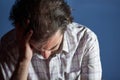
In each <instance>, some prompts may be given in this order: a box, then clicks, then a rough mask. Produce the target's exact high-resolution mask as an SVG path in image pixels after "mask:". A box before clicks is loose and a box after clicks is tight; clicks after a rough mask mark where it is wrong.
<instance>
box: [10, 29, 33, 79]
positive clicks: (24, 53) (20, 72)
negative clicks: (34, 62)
mask: <svg viewBox="0 0 120 80" xmlns="http://www.w3.org/2000/svg"><path fill="white" fill-rule="evenodd" d="M32 34H33V31H32V30H30V31H29V32H28V33H27V34H26V35H25V36H23V38H22V37H21V38H20V39H19V40H18V46H19V55H20V57H19V61H18V63H17V65H16V68H15V71H14V73H13V74H12V77H11V79H10V80H27V77H28V69H29V64H30V61H31V58H32V55H33V50H32V48H31V47H30V44H29V42H30V39H31V36H32ZM19 35H21V34H19ZM19 37H20V36H19Z"/></svg>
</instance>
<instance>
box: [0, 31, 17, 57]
mask: <svg viewBox="0 0 120 80" xmlns="http://www.w3.org/2000/svg"><path fill="white" fill-rule="evenodd" d="M15 42H16V41H15V29H12V30H11V31H9V32H8V33H6V34H5V35H4V36H3V37H2V38H1V39H0V58H1V59H6V58H8V57H9V56H10V55H12V53H13V52H15V50H16V49H17V48H16V43H15Z"/></svg>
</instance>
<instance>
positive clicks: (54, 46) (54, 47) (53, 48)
mask: <svg viewBox="0 0 120 80" xmlns="http://www.w3.org/2000/svg"><path fill="white" fill-rule="evenodd" d="M57 46H58V44H56V45H55V46H54V47H52V48H51V49H50V50H52V49H54V48H56V47H57Z"/></svg>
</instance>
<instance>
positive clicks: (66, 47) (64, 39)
mask: <svg viewBox="0 0 120 80" xmlns="http://www.w3.org/2000/svg"><path fill="white" fill-rule="evenodd" d="M62 50H63V51H64V52H65V53H68V52H69V50H68V44H67V32H66V31H65V33H64V38H63V48H62Z"/></svg>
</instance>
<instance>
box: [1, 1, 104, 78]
mask: <svg viewBox="0 0 120 80" xmlns="http://www.w3.org/2000/svg"><path fill="white" fill-rule="evenodd" d="M10 20H11V21H12V23H13V25H14V26H15V29H13V30H11V31H10V32H8V33H7V34H6V35H4V36H3V37H2V38H1V42H0V79H1V80H101V72H102V70H101V62H100V54H99V45H98V40H97V37H96V35H95V34H94V32H92V31H91V30H90V29H88V28H87V27H85V26H82V25H80V24H78V23H75V22H73V21H72V17H71V11H70V8H69V6H68V5H67V4H66V3H65V2H64V0H16V2H15V4H14V5H13V7H12V10H11V13H10Z"/></svg>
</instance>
